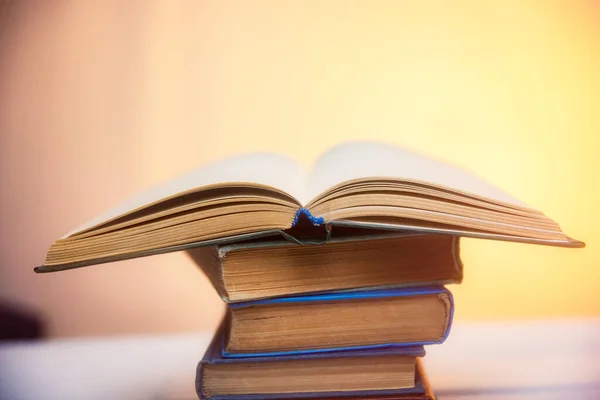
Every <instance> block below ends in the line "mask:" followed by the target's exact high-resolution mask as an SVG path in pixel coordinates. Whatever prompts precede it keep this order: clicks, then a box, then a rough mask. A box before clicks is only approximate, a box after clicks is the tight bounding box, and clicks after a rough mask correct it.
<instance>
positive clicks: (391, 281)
mask: <svg viewBox="0 0 600 400" xmlns="http://www.w3.org/2000/svg"><path fill="white" fill-rule="evenodd" d="M353 238H354V237H349V238H346V240H336V241H332V242H330V243H326V244H321V245H318V244H306V245H300V244H295V243H292V242H289V241H286V240H279V241H264V240H261V241H249V242H242V243H235V244H225V245H218V246H210V247H200V248H196V249H192V250H189V251H188V252H189V254H190V255H191V257H192V258H193V259H194V261H195V262H196V263H197V264H198V265H199V266H200V268H202V270H203V271H204V272H205V274H206V275H207V276H208V277H209V279H210V281H211V283H212V284H213V286H214V287H215V289H216V290H217V291H218V292H219V295H220V296H221V298H222V299H223V300H224V301H225V302H228V303H230V302H231V303H233V302H241V301H249V300H255V299H262V298H270V297H282V296H290V295H298V294H304V293H315V292H331V291H342V290H356V289H361V290H372V289H377V288H398V287H410V286H430V285H444V284H450V283H460V282H461V280H462V277H463V273H462V271H463V269H462V263H461V261H460V259H459V244H458V243H459V238H458V237H456V236H452V235H426V234H413V235H406V236H400V237H384V238H369V237H366V238H365V237H363V238H361V240H354V239H353Z"/></svg>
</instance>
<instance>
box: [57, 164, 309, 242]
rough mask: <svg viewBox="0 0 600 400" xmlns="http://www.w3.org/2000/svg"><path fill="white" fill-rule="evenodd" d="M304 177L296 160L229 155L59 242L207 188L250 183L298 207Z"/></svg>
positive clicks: (135, 199) (113, 210)
mask: <svg viewBox="0 0 600 400" xmlns="http://www.w3.org/2000/svg"><path fill="white" fill-rule="evenodd" d="M306 178H307V172H306V170H305V169H304V168H303V167H302V166H301V165H300V164H299V163H298V162H297V161H296V160H294V159H292V158H290V157H287V156H284V155H281V154H277V153H249V154H242V155H238V156H232V157H228V158H225V159H223V160H219V161H216V162H213V163H210V164H208V165H204V166H202V167H199V168H196V169H194V170H192V171H189V172H187V173H185V174H183V175H179V176H178V177H175V178H173V179H170V180H167V181H165V182H163V183H161V184H158V185H156V186H153V187H151V188H149V189H147V190H144V191H142V192H140V193H138V194H136V195H134V196H133V197H131V198H129V199H128V200H126V201H124V202H123V203H121V204H119V205H117V206H115V207H113V208H111V209H109V210H107V211H105V212H104V213H102V214H100V215H99V216H97V217H95V218H93V219H91V220H89V221H88V222H86V223H84V224H82V225H81V226H79V227H77V228H76V229H74V230H72V231H71V232H69V233H67V234H66V235H64V236H63V237H62V238H61V239H64V238H67V237H69V236H73V235H76V234H77V233H80V232H83V231H85V230H88V229H91V228H93V227H95V226H99V225H103V224H105V223H107V222H110V221H112V220H114V219H117V218H120V217H123V216H126V215H128V214H131V213H133V212H136V211H140V210H143V209H144V208H147V207H150V206H152V205H155V204H157V203H160V202H162V201H165V200H169V199H172V198H176V197H179V196H182V195H185V194H187V193H193V192H196V191H200V190H205V189H207V188H210V187H219V186H221V187H226V186H228V185H233V184H236V183H239V184H246V185H253V184H254V185H257V186H258V187H261V188H265V189H270V190H275V191H278V192H280V193H282V194H286V195H288V196H290V197H291V198H293V199H294V200H295V201H296V202H297V203H298V205H299V206H300V205H301V202H300V201H299V200H298V199H299V198H301V197H304V191H305V187H306Z"/></svg>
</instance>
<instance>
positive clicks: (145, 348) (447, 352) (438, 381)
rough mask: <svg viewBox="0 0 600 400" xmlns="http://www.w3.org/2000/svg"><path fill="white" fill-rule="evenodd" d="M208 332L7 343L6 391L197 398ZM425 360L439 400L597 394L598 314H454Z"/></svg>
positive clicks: (0, 385)
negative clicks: (523, 317) (530, 317)
mask: <svg viewBox="0 0 600 400" xmlns="http://www.w3.org/2000/svg"><path fill="white" fill-rule="evenodd" d="M210 336H211V333H208V332H204V333H190V334H181V335H172V336H139V337H117V338H98V339H69V340H51V341H46V342H39V343H12V344H6V343H5V344H2V345H0V399H3V400H4V399H7V400H8V399H10V400H21V399H27V400H30V399H62V400H68V399H77V400H80V399H87V400H94V399H102V400H106V399H152V400H158V399H173V400H184V399H189V400H193V399H196V395H195V393H194V385H193V382H194V374H195V368H196V364H197V363H198V361H199V360H200V358H201V357H202V355H203V353H204V349H205V348H206V346H207V345H208V343H209V340H210ZM425 365H426V367H427V370H428V372H429V376H430V380H431V383H432V385H433V387H434V389H435V390H436V393H437V394H438V396H439V398H440V399H441V400H455V399H463V398H464V399H468V400H471V399H472V400H476V399H488V400H496V399H508V400H517V399H534V400H536V399H600V320H599V319H569V320H542V321H533V322H532V321H523V322H494V323H461V322H460V321H458V322H455V325H454V327H453V329H452V332H451V334H450V337H449V338H448V340H447V341H446V342H445V343H444V344H443V345H438V346H428V347H427V356H426V357H425Z"/></svg>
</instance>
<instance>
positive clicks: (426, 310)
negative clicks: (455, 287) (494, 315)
mask: <svg viewBox="0 0 600 400" xmlns="http://www.w3.org/2000/svg"><path fill="white" fill-rule="evenodd" d="M189 253H190V254H191V256H192V258H193V259H194V260H195V261H196V262H197V263H198V265H199V266H200V267H201V268H202V269H203V270H204V272H205V273H206V275H207V276H208V277H209V278H210V280H211V282H212V284H213V285H214V286H215V288H216V289H217V291H218V292H219V294H220V296H221V298H222V299H223V300H224V301H225V302H226V303H227V306H228V307H227V314H226V317H225V320H224V321H223V323H222V325H221V327H220V329H219V330H218V332H217V334H216V335H215V338H214V340H213V342H212V344H211V346H210V348H209V350H208V351H207V353H206V356H205V358H204V360H202V361H201V362H200V364H199V367H198V373H197V388H196V389H197V393H198V395H199V396H200V398H207V399H225V398H248V399H254V398H260V399H266V398H326V397H332V398H333V397H338V396H352V397H357V398H361V397H364V396H368V398H389V397H387V396H392V395H393V396H394V398H410V399H428V398H431V396H432V395H431V390H430V388H429V385H428V383H427V379H426V377H425V371H424V370H423V367H422V364H420V362H418V360H419V357H423V356H424V355H425V351H424V349H423V345H427V344H435V343H441V342H443V341H444V339H445V338H446V337H447V336H448V333H449V331H450V326H451V323H452V314H453V302H452V295H451V294H450V292H449V291H448V290H446V289H444V288H443V286H440V285H442V284H445V283H459V282H460V281H461V279H462V265H461V263H460V261H459V259H458V238H457V237H455V236H450V235H418V234H415V235H406V236H404V237H392V238H373V239H364V238H363V239H361V240H353V238H346V239H345V240H341V241H332V242H330V243H327V244H323V245H314V244H313V245H311V244H306V245H300V244H290V243H289V242H286V241H283V240H280V241H264V240H261V241H251V242H247V243H237V244H231V245H222V246H214V247H203V248H198V249H193V250H189ZM381 396H383V397H381Z"/></svg>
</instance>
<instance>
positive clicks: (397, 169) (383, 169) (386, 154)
mask: <svg viewBox="0 0 600 400" xmlns="http://www.w3.org/2000/svg"><path fill="white" fill-rule="evenodd" d="M369 177H389V178H407V179H416V180H420V181H427V182H431V183H433V184H438V185H442V186H447V187H450V188H453V189H458V190H462V191H465V192H469V193H473V194H476V195H480V196H484V197H488V198H491V199H495V200H499V201H504V202H507V203H511V204H515V205H519V206H525V204H523V203H521V202H520V201H519V200H517V199H515V198H513V197H512V196H510V195H508V194H507V193H505V192H503V191H502V190H500V189H498V188H496V187H494V186H492V185H490V184H488V183H487V182H485V181H484V180H483V179H481V178H479V177H477V176H475V175H473V174H471V173H469V172H467V171H465V170H462V169H460V168H458V167H456V166H453V165H451V164H448V163H444V162H441V161H437V160H434V159H432V158H429V157H427V156H423V155H421V154H418V153H414V152H411V151H408V150H404V149H401V148H398V147H395V146H392V145H387V144H383V143H374V142H354V143H346V144H341V145H339V146H336V147H334V148H332V149H331V150H329V151H327V152H326V153H325V154H323V155H322V156H321V157H320V158H319V159H318V160H317V161H316V163H315V164H314V166H313V169H312V171H311V172H310V174H309V177H308V184H307V185H308V188H307V193H306V195H307V196H309V197H310V199H306V198H303V199H301V200H302V201H305V202H307V201H310V200H312V199H313V198H314V197H316V196H318V195H319V194H321V193H322V192H324V191H326V190H327V189H329V188H331V187H332V186H334V185H337V184H339V183H342V182H344V181H347V180H350V179H356V178H369Z"/></svg>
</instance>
